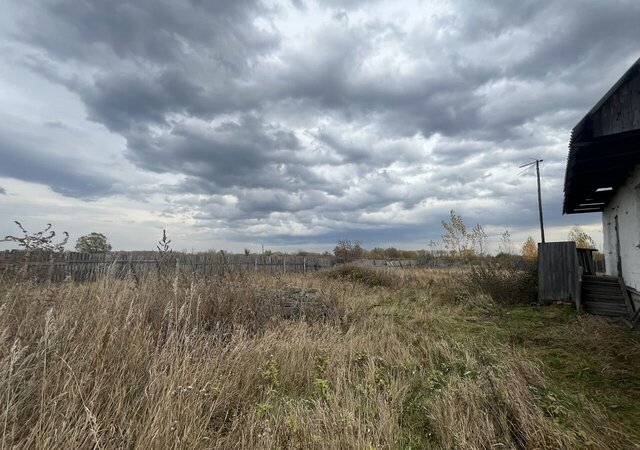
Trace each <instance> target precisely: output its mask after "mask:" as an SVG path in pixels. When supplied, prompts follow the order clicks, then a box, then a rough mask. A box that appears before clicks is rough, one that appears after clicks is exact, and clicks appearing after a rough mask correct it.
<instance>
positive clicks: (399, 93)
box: [0, 0, 640, 250]
mask: <svg viewBox="0 0 640 450" xmlns="http://www.w3.org/2000/svg"><path fill="white" fill-rule="evenodd" d="M638 23H640V2H638V1H637V0H629V1H616V0H610V1H606V2H604V1H602V0H589V1H586V0H585V1H578V0H575V1H562V2H559V1H554V0H533V1H529V0H517V1H515V0H514V1H507V0H504V1H493V2H489V1H487V2H479V1H472V0H454V1H420V0H415V1H411V0H396V1H364V0H342V1H340V0H324V1H321V2H316V1H312V0H289V1H282V2H278V1H259V0H234V1H228V0H209V1H207V0H135V1H122V0H111V1H102V0H47V1H42V0H23V1H20V2H11V3H10V4H5V5H4V8H3V14H2V15H1V16H0V34H1V37H0V119H1V120H0V218H1V219H2V220H0V235H2V236H4V235H6V234H9V233H12V232H14V231H15V226H14V225H13V224H12V222H11V221H12V220H13V219H20V220H22V221H23V223H24V224H25V225H27V226H28V227H30V228H34V229H35V228H38V227H42V226H44V224H46V223H47V222H52V223H53V224H54V228H56V229H58V230H68V231H69V232H70V233H71V235H72V240H75V238H77V237H78V236H79V235H81V234H84V233H88V232H91V231H99V232H103V233H105V234H106V235H108V236H109V237H110V239H111V242H112V244H113V245H114V247H115V248H118V249H144V248H149V249H150V248H153V246H154V245H155V241H157V238H158V237H159V235H160V234H161V230H162V228H167V230H168V232H169V234H170V235H171V236H172V237H173V239H174V246H175V247H176V248H178V249H208V248H216V249H227V250H241V249H242V248H244V247H248V248H250V249H252V250H257V249H259V247H260V245H261V244H264V245H265V247H267V248H273V249H283V250H296V249H299V248H305V249H311V250H323V249H329V248H331V247H332V245H333V244H334V243H335V241H336V240H337V239H341V238H349V239H358V240H361V241H363V242H364V244H365V246H367V247H372V246H388V245H396V246H400V247H403V248H425V247H426V245H427V243H428V242H429V240H430V239H438V238H439V236H440V235H441V234H442V232H441V226H440V221H441V220H442V219H444V218H446V216H447V214H448V211H449V210H451V209H455V210H456V211H457V212H459V213H461V214H462V216H463V217H464V218H465V219H466V221H467V222H468V223H470V224H473V223H476V222H479V223H481V224H482V225H484V227H485V229H486V230H487V231H488V233H489V235H490V236H491V237H492V240H493V241H494V245H496V246H497V242H498V241H499V236H500V234H501V233H502V232H503V231H504V230H505V229H509V230H510V231H511V234H512V235H513V236H514V240H515V241H522V240H524V239H525V238H526V236H528V235H533V236H534V237H536V238H537V237H538V236H539V234H538V233H539V232H538V229H537V220H538V218H537V205H536V189H535V178H534V172H533V171H532V170H529V171H527V172H524V173H521V171H520V170H519V169H518V166H519V165H521V164H523V163H526V162H528V161H529V160H530V158H534V157H536V158H542V159H544V163H543V165H542V175H543V200H544V206H545V216H546V217H545V218H546V221H547V224H548V231H547V233H548V237H550V238H552V239H562V238H564V237H566V233H567V230H568V227H569V226H570V225H572V224H576V223H579V224H582V225H585V226H586V228H587V229H588V230H589V231H592V232H593V233H594V235H595V234H597V232H599V230H600V229H601V225H600V224H599V216H598V215H596V214H589V215H578V216H568V217H563V216H562V207H561V204H562V187H563V176H564V164H565V161H566V156H567V144H568V139H569V132H570V129H571V128H572V127H573V126H574V125H575V123H576V122H578V120H580V118H581V117H582V116H583V115H584V114H585V113H586V112H587V111H588V110H589V109H590V108H591V106H593V104H595V102H596V101H597V100H598V99H599V98H600V97H601V96H602V95H603V94H604V92H606V91H607V90H608V88H609V87H610V86H611V85H612V84H613V83H614V82H615V81H616V80H617V79H618V78H619V77H620V76H621V75H622V73H623V72H624V71H625V70H626V69H627V67H628V66H630V65H631V64H632V63H633V62H634V61H635V60H636V59H637V58H638V57H639V56H640V46H639V45H638V44H639V43H640V26H638ZM598 240H599V239H598ZM3 248H6V246H5V247H3Z"/></svg>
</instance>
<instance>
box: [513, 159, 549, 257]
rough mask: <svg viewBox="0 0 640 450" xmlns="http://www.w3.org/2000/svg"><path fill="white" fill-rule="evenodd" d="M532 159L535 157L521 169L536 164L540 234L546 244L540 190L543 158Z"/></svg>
mask: <svg viewBox="0 0 640 450" xmlns="http://www.w3.org/2000/svg"><path fill="white" fill-rule="evenodd" d="M531 159H533V161H532V162H530V163H527V164H523V165H521V166H520V167H519V169H522V168H523V167H526V169H525V170H527V169H528V168H529V167H531V166H533V165H534V164H535V166H536V177H537V178H538V212H539V214H540V236H541V237H542V243H543V244H544V242H545V241H544V217H543V215H542V193H541V191H540V163H541V162H542V161H543V160H542V159H536V158H531ZM523 172H524V171H523ZM521 173H522V172H521Z"/></svg>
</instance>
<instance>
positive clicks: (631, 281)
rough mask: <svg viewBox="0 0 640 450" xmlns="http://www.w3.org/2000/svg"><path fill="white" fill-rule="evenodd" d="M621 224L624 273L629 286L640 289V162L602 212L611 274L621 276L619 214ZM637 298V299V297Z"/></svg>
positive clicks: (606, 260)
mask: <svg viewBox="0 0 640 450" xmlns="http://www.w3.org/2000/svg"><path fill="white" fill-rule="evenodd" d="M616 215H617V216H618V226H619V227H620V230H619V233H620V254H621V257H622V276H623V277H624V281H625V282H626V283H627V286H629V287H631V288H633V289H635V290H636V291H640V247H639V246H640V165H638V166H636V168H635V170H634V172H633V174H632V175H631V176H630V177H629V179H627V182H626V183H625V184H624V186H622V187H620V188H619V189H618V192H617V193H616V194H615V195H614V196H613V198H612V199H611V201H610V202H609V204H608V205H607V208H606V209H605V210H604V211H603V213H602V232H603V234H604V257H605V262H606V266H607V274H608V275H617V274H618V273H617V254H616V232H615V216H616ZM634 300H635V299H634Z"/></svg>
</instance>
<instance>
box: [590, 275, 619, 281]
mask: <svg viewBox="0 0 640 450" xmlns="http://www.w3.org/2000/svg"><path fill="white" fill-rule="evenodd" d="M582 281H614V282H616V283H617V282H618V277H614V276H611V275H582Z"/></svg>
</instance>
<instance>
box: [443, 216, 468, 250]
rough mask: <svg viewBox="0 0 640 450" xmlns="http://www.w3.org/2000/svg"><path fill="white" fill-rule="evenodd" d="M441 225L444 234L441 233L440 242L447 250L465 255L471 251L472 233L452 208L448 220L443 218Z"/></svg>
mask: <svg viewBox="0 0 640 450" xmlns="http://www.w3.org/2000/svg"><path fill="white" fill-rule="evenodd" d="M442 227H443V228H444V230H445V234H443V235H442V242H443V243H444V246H445V248H446V249H447V250H449V251H450V252H451V253H452V254H453V255H455V256H466V255H468V254H469V253H473V246H472V244H473V239H472V234H471V233H469V232H468V231H467V226H466V225H465V224H464V221H463V220H462V217H461V216H460V215H459V214H456V212H455V211H454V210H453V209H452V210H451V213H450V216H449V222H447V221H445V220H443V221H442Z"/></svg>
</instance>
